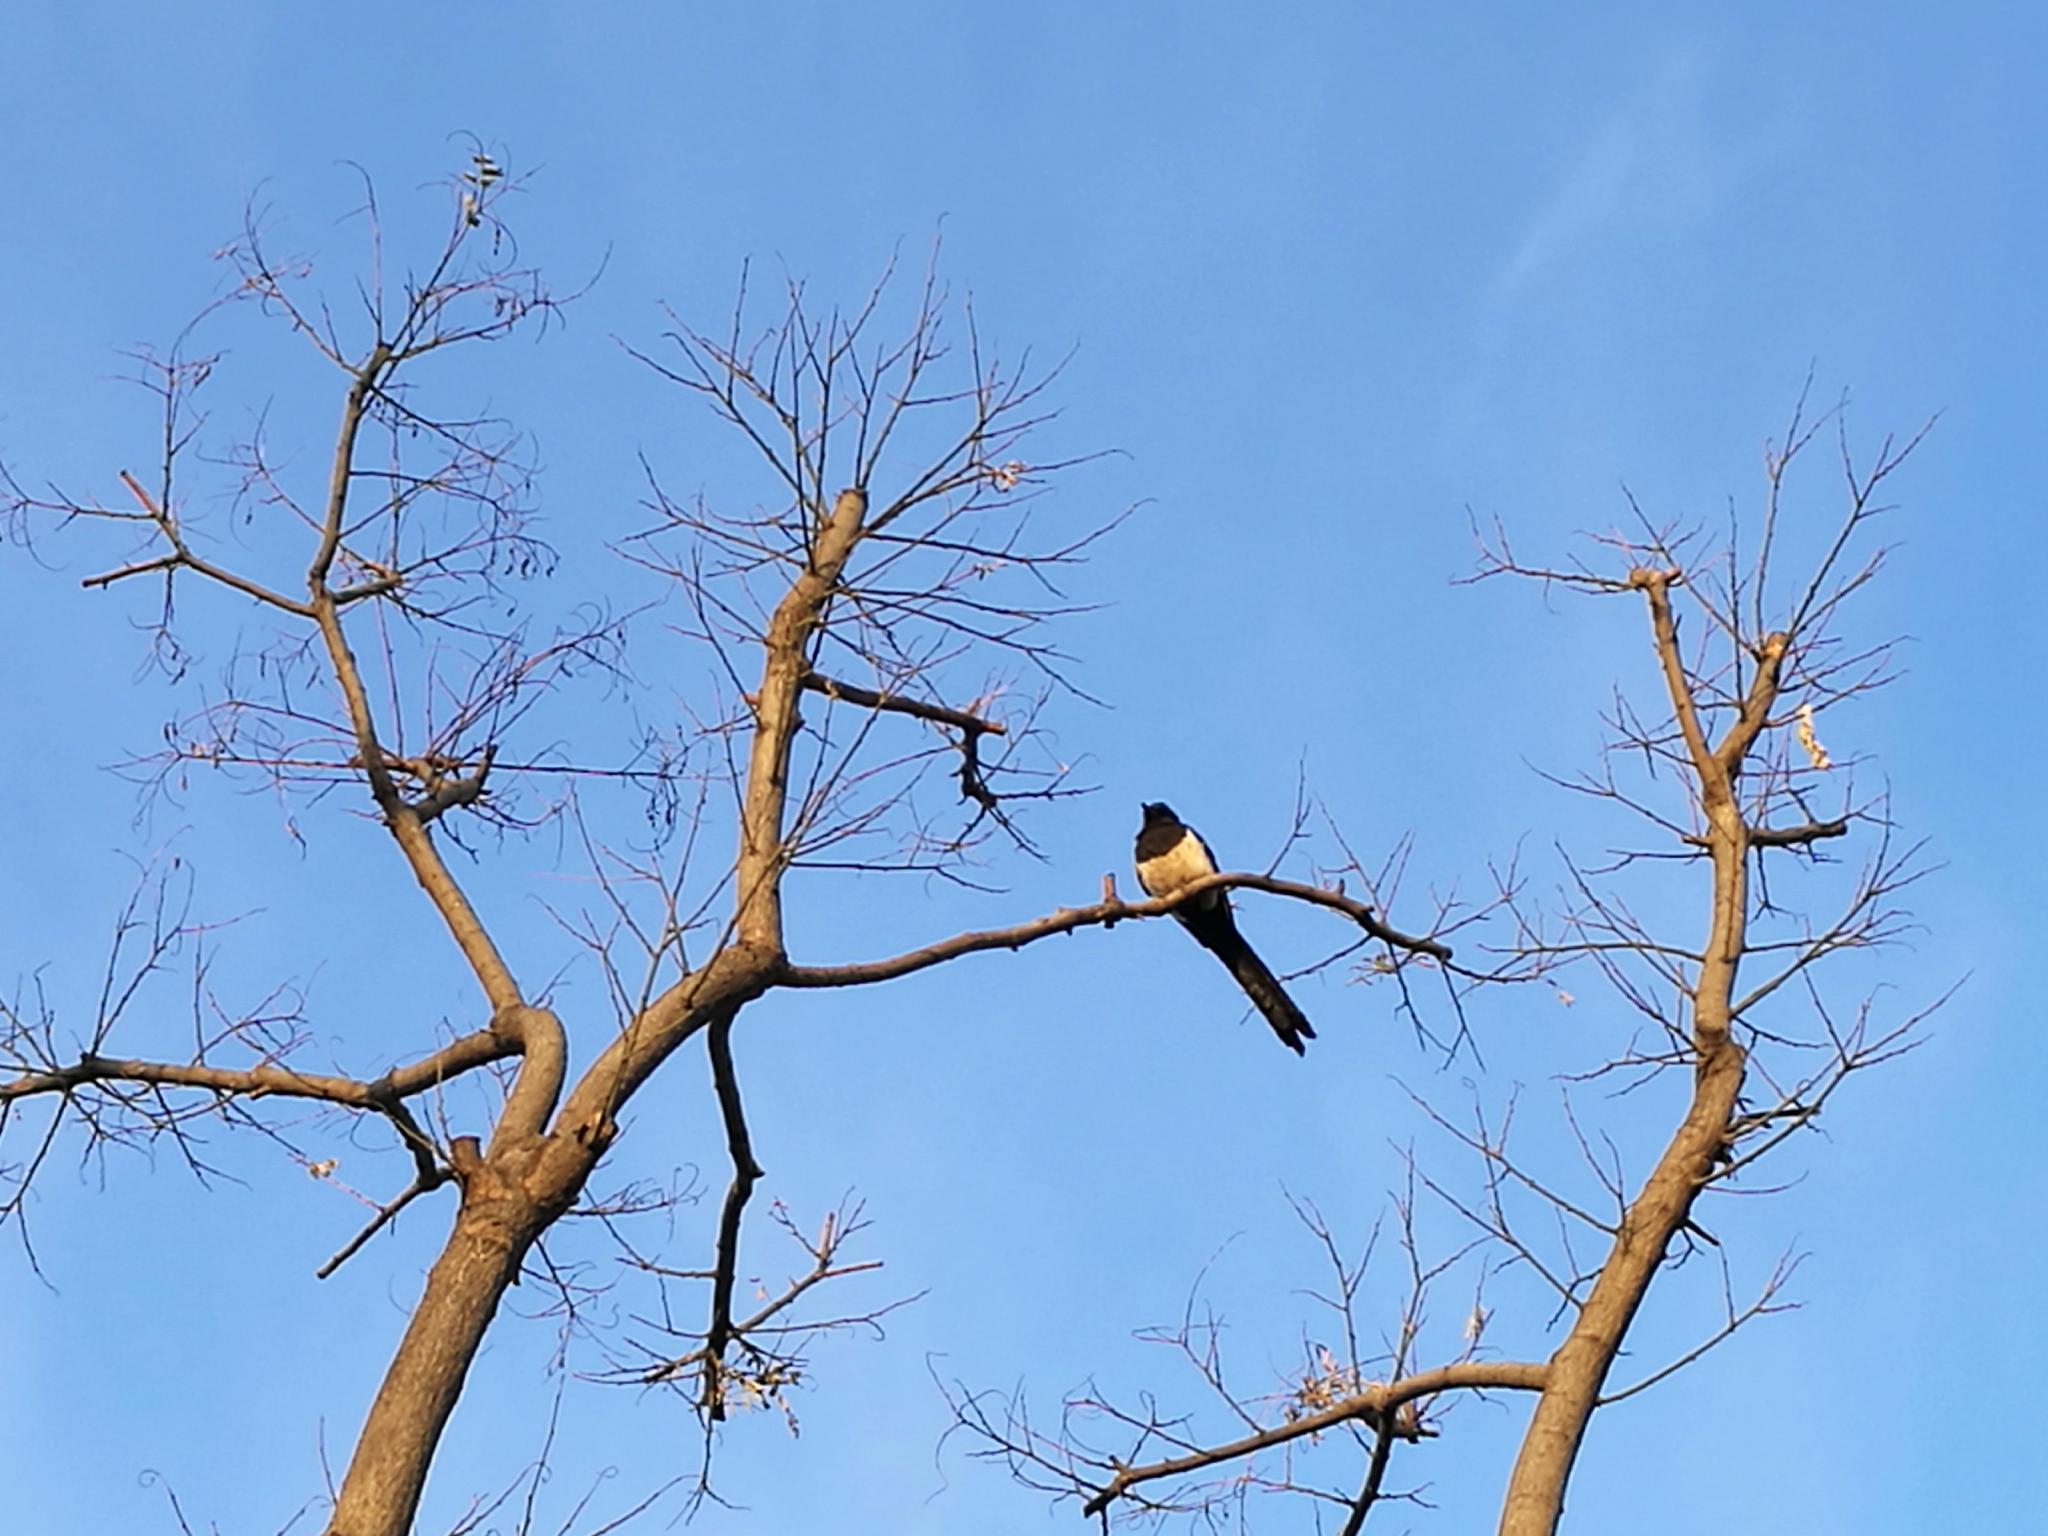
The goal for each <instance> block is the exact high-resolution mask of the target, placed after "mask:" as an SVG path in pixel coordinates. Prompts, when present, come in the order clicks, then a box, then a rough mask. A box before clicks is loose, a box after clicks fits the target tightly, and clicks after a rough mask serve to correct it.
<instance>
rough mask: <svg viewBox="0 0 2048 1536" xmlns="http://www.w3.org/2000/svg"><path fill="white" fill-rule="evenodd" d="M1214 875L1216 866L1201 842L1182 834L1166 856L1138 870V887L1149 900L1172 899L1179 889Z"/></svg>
mask: <svg viewBox="0 0 2048 1536" xmlns="http://www.w3.org/2000/svg"><path fill="white" fill-rule="evenodd" d="M1215 873H1216V865H1215V862H1214V861H1213V860H1212V859H1210V857H1209V853H1208V850H1207V849H1205V848H1204V847H1203V846H1202V840H1201V839H1200V838H1199V837H1196V836H1195V835H1194V834H1193V833H1192V832H1184V833H1182V834H1181V839H1180V841H1179V842H1177V843H1175V844H1174V845H1173V846H1172V847H1171V848H1169V849H1167V850H1166V852H1164V853H1162V854H1160V855H1159V856H1158V857H1157V858H1151V859H1147V860H1145V862H1144V863H1142V864H1140V865H1139V866H1138V884H1140V885H1142V886H1144V887H1145V893H1146V894H1147V895H1148V896H1171V895H1172V894H1173V893H1174V892H1175V891H1177V890H1179V889H1180V888H1181V887H1182V886H1184V885H1188V884H1190V883H1192V882H1194V881H1196V880H1199V879H1201V878H1202V877H1203V876H1204V875H1213V874H1215Z"/></svg>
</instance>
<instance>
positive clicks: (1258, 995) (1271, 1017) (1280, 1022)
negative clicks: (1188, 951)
mask: <svg viewBox="0 0 2048 1536" xmlns="http://www.w3.org/2000/svg"><path fill="white" fill-rule="evenodd" d="M1197 937H1198V938H1199V939H1200V940H1201V941H1202V943H1203V945H1204V946H1206V947H1207V948H1208V950H1209V952H1210V953H1211V954H1213V955H1215V957H1216V958H1217V959H1218V960H1221V961H1222V962H1223V963H1224V964H1225V965H1226V966H1228V967H1229V968H1230V974H1231V975H1232V976H1233V977H1235V978H1236V980H1237V984H1238V985H1239V986H1240V987H1242V988H1244V995H1245V996H1246V997H1248V998H1250V999H1251V1000H1252V1006H1253V1007H1255V1008H1257V1009H1258V1010H1259V1012H1260V1013H1262V1014H1264V1015H1265V1016H1266V1022H1267V1023H1268V1024H1270V1025H1272V1026H1273V1033H1274V1034H1276V1035H1278V1036H1279V1037H1280V1043H1281V1044H1282V1045H1284V1046H1286V1047H1287V1048H1288V1049H1289V1050H1290V1051H1292V1052H1294V1054H1295V1055H1297V1056H1306V1055H1307V1054H1308V1047H1307V1046H1306V1045H1304V1044H1303V1043H1302V1042H1303V1041H1305V1040H1313V1039H1315V1037H1316V1032H1315V1030H1314V1029H1313V1028H1312V1027H1311V1026H1310V1024H1309V1022H1308V1015H1307V1014H1305V1013H1303V1012H1302V1011H1301V1010H1300V1009H1299V1008H1297V1007H1296V1006H1295V1005H1294V999H1293V998H1291V997H1289V996H1288V995H1287V989H1286V988H1285V987H1283V986H1281V985H1280V978H1279V977H1277V976H1275V975H1274V974H1273V973H1272V971H1270V970H1268V969H1267V967H1266V962H1265V961H1263V960H1261V959H1260V958H1259V956H1258V952H1257V951H1256V950H1254V949H1253V948H1252V947H1251V945H1250V944H1248V943H1246V942H1245V937H1244V935H1243V934H1241V933H1239V932H1238V931H1237V925H1236V924H1235V923H1233V924H1231V925H1230V926H1228V927H1217V928H1215V929H1213V930H1212V931H1209V932H1204V933H1199V934H1197Z"/></svg>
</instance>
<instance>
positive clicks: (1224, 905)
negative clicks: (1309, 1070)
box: [1137, 800, 1316, 1056]
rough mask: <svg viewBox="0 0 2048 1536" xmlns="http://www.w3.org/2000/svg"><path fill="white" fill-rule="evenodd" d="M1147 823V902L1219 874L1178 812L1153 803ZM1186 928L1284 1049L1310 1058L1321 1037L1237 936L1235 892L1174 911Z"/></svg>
mask: <svg viewBox="0 0 2048 1536" xmlns="http://www.w3.org/2000/svg"><path fill="white" fill-rule="evenodd" d="M1143 810H1144V813H1145V823H1144V825H1143V826H1141V827H1140V828H1139V829H1138V846H1137V864H1138V884H1140V885H1142V886H1143V887H1144V888H1145V894H1146V895H1147V896H1171V895H1173V894H1174V892H1176V891H1179V890H1182V889H1184V888H1186V887H1187V886H1189V885H1192V884H1193V883H1194V882H1195V881H1197V880H1199V879H1201V878H1202V877H1203V876H1204V875H1213V874H1215V873H1216V855H1214V854H1213V853H1211V852H1210V851H1209V845H1208V844H1207V843H1205V842H1203V841H1202V836H1201V834H1200V833H1199V832H1197V831H1196V830H1195V829H1194V828H1193V827H1190V826H1186V825H1184V824H1183V823H1182V821H1181V819H1180V818H1179V817H1178V816H1176V815H1174V814H1173V807H1172V806H1170V805H1164V804H1161V803H1160V802H1158V801H1156V800H1155V801H1148V802H1147V803H1146V804H1145V806H1144V807H1143ZM1173 915H1174V916H1175V917H1177V918H1179V919H1180V923H1181V926H1182V927H1183V928H1185V929H1187V931H1188V932H1189V933H1191V934H1193V935H1194V936H1195V942H1196V943H1197V944H1200V945H1201V946H1202V948H1204V949H1206V950H1208V951H1209V953H1210V954H1212V955H1214V956H1215V957H1216V958H1217V959H1218V960H1221V961H1222V962H1223V963H1224V965H1225V966H1226V967H1228V968H1229V971H1230V974H1231V975H1232V976H1234V977H1235V978H1236V979H1237V984H1238V985H1239V986H1240V987H1243V988H1244V995H1245V996H1246V997H1248V998H1250V999H1251V1000H1252V1006H1253V1007H1255V1008H1257V1009H1258V1010H1259V1012H1260V1013H1263V1014H1264V1015H1265V1016H1266V1022H1267V1023H1268V1024H1270V1025H1272V1026H1273V1033H1274V1034H1276V1035H1278V1036H1279V1037H1280V1043H1281V1044H1282V1045H1284V1046H1286V1047H1287V1048H1288V1049H1289V1050H1291V1051H1293V1052H1294V1054H1295V1055H1297V1056H1305V1055H1307V1054H1308V1048H1307V1047H1306V1046H1304V1045H1303V1044H1302V1041H1304V1040H1313V1039H1315V1037H1316V1032H1315V1031H1314V1030H1313V1029H1311V1028H1310V1027H1309V1022H1308V1019H1307V1018H1306V1017H1305V1016H1304V1015H1303V1013H1302V1011H1301V1010H1300V1009H1299V1008H1297V1007H1295V1006H1294V999H1293V998H1291V997H1289V996H1288V995H1287V993H1286V992H1285V991H1284V990H1283V989H1282V987H1281V985H1280V982H1279V980H1278V978H1276V977H1275V976H1274V975H1273V973H1272V972H1271V971H1270V970H1268V969H1267V968H1266V962H1265V961H1263V960H1261V959H1260V958H1259V957H1258V956H1257V955H1256V954H1255V953H1253V951H1252V947H1251V945H1249V944H1247V943H1246V942H1245V938H1244V935H1243V934H1241V933H1239V932H1238V931H1237V919H1236V918H1235V917H1233V916H1232V915H1231V911H1230V892H1229V891H1227V890H1225V889H1224V888H1223V887H1222V886H1215V887H1213V888H1211V889H1209V890H1206V891H1204V892H1202V894H1201V895H1199V896H1196V897H1194V898H1193V899H1192V900H1190V901H1184V902H1182V903H1181V904H1180V905H1179V906H1177V907H1175V908H1174V909H1173Z"/></svg>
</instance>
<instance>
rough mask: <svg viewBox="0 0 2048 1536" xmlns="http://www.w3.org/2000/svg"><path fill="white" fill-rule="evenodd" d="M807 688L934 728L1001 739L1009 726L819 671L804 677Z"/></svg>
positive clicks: (831, 697)
mask: <svg viewBox="0 0 2048 1536" xmlns="http://www.w3.org/2000/svg"><path fill="white" fill-rule="evenodd" d="M804 687H806V688H808V689H809V690H810V691H811V692H813V693H822V694H823V695H825V697H826V698H828V699H844V700H845V701H846V702H847V703H849V704H858V705H859V706H860V707H861V708H863V709H876V710H881V711H883V712H884V713H886V714H895V715H911V716H913V717H915V718H916V719H919V720H929V721H931V722H932V723H933V724H934V725H950V726H952V727H953V728H954V729H955V730H960V731H966V732H968V733H969V734H970V735H977V736H978V735H984V734H986V735H989V736H1001V735H1004V734H1006V727H1005V726H1004V725H1003V723H1002V722H1001V721H999V720H985V719H983V718H982V717H981V716H980V715H976V714H970V713H969V712H968V711H966V710H964V709H949V708H947V707H946V706H945V705H943V704H927V703H925V702H924V701H923V700H922V699H911V698H905V697H904V696H903V695H902V694H900V693H878V692H876V691H875V690H874V689H872V688H863V687H861V686H860V685H859V684H858V683H843V682H841V681H839V679H837V678H835V677H825V676H823V675H821V674H819V673H816V672H807V673H805V674H804Z"/></svg>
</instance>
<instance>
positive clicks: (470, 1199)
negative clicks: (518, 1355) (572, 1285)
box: [326, 1144, 545, 1536]
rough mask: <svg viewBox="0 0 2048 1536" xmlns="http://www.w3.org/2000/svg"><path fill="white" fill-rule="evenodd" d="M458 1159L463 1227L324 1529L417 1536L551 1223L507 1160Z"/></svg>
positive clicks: (439, 1268)
mask: <svg viewBox="0 0 2048 1536" xmlns="http://www.w3.org/2000/svg"><path fill="white" fill-rule="evenodd" d="M456 1162H457V1166H458V1168H462V1165H463V1164H465V1163H466V1164H467V1165H468V1166H467V1167H466V1168H463V1195H462V1206H461V1209H460V1210H459V1211H458V1212H457V1214H456V1218H455V1230H454V1231H453V1232H452V1233H451V1234H450V1235H449V1238H448V1244H447V1246H446V1247H445V1248H443V1249H442V1250H441V1256H440V1258H438V1259H436V1260H435V1261H434V1267H433V1269H432V1270H430V1271H429V1272H428V1274H427V1286H426V1290H425V1292H424V1293H423V1294H422V1295H421V1297H420V1302H419V1305H418V1306H417V1307H416V1308H414V1309H413V1314H412V1321H411V1323H409V1324H408V1325H407V1326H406V1330H405V1337H404V1338H403V1339H402V1340H401V1341H400V1343H399V1346H398V1353H397V1355H396V1356H394V1357H393V1359H392V1362H391V1367H390V1369H389V1370H388V1371H386V1372H385V1375H384V1382H383V1385H382V1386H381V1387H379V1388H378V1391H377V1397H376V1401H375V1402H373V1403H372V1404H371V1405H370V1415H369V1418H368V1419H367V1420H366V1421H365V1422H364V1424H363V1432H362V1435H361V1436H360V1438H358V1440H357V1441H356V1448H355V1454H354V1456H353V1457H352V1458H351V1459H350V1461H349V1468H348V1475H347V1477H346V1478H344V1479H343V1481H342V1485H341V1495H340V1497H339V1498H338V1499H336V1500H335V1505H334V1514H333V1517H332V1518H331V1519H330V1520H329V1521H328V1524H327V1533H326V1536H409V1533H410V1532H411V1530H412V1524H413V1516H414V1514H415V1513H416V1512H417V1510H418V1508H419V1502H420V1492H421V1490H422V1489H423V1488H424V1487H425V1486H426V1481H427V1469H428V1467H429V1466H430V1465H431V1464H432V1462H433V1459H434V1449H435V1447H436V1446H437V1445H439V1444H440V1440H441V1431H442V1429H443V1428H444V1426H446V1424H447V1422H448V1415H449V1414H450V1413H451V1412H452V1411H453V1410H454V1408H455V1400H456V1398H458V1397H459V1396H461V1394H462V1384H463V1382H464V1381H465V1380H466V1379H467V1378H468V1375H469V1368H470V1365H471V1363H472V1362H473V1361H474V1360H475V1359H476V1352H477V1348H478V1346H479V1345H481V1344H482V1343H483V1337H484V1331H485V1330H486V1329H487V1328H489V1327H490V1324H491V1319H492V1318H493V1317H494V1316H495V1315H496V1314H497V1310H498V1303H499V1301H500V1299H501V1298H503V1296H504V1294H505V1288H506V1287H507V1286H509V1285H510V1284H511V1283H512V1281H513V1280H514V1278H515V1277H516V1276H517V1275H518V1273H519V1266H520V1263H521V1261H522V1260H523V1259H524V1258H525V1256H526V1250H527V1248H528V1247H529V1246H530V1245H531V1244H532V1242H533V1240H534V1238H535V1237H536V1236H537V1235H539V1233H540V1231H541V1230H542V1228H543V1226H544V1225H545V1217H544V1215H543V1214H542V1211H541V1208H540V1206H539V1204H538V1202H536V1201H535V1200H534V1199H533V1198H532V1196H531V1195H529V1194H528V1192H527V1191H526V1190H525V1189H524V1188H523V1187H522V1186H521V1184H520V1182H519V1181H518V1180H516V1179H512V1178H508V1177H507V1176H506V1173H505V1172H504V1170H503V1169H502V1168H501V1167H500V1166H499V1165H497V1164H495V1163H485V1162H482V1161H480V1160H477V1159H476V1156H475V1151H474V1145H473V1144H472V1145H471V1147H470V1149H469V1155H468V1157H458V1158H457V1159H456Z"/></svg>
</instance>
